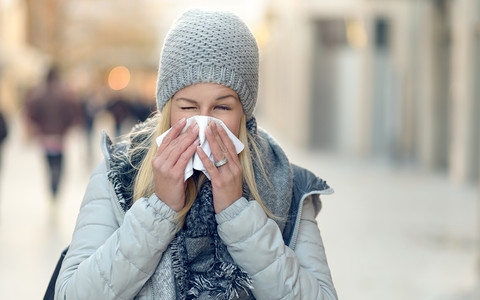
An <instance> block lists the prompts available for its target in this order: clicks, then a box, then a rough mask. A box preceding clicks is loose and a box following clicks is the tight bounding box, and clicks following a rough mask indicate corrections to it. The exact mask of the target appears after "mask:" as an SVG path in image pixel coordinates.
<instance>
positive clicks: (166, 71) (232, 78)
mask: <svg viewBox="0 0 480 300" xmlns="http://www.w3.org/2000/svg"><path fill="white" fill-rule="evenodd" d="M201 82H211V83H218V84H222V85H224V86H227V87H229V88H231V89H232V90H234V91H235V92H236V93H237V94H238V96H239V98H240V102H241V103H242V106H243V111H244V113H245V115H246V117H247V120H249V119H251V117H252V116H253V110H254V108H255V103H256V101H257V89H258V47H257V42H256V40H255V37H254V36H253V34H252V33H251V32H250V30H249V29H248V27H247V25H246V24H245V23H244V22H243V21H242V20H240V18H239V17H237V16H236V15H234V14H232V13H228V12H219V11H204V10H198V9H194V10H189V11H187V12H185V13H183V14H182V15H181V16H180V17H179V18H178V19H177V20H176V22H175V23H174V24H173V26H172V27H171V29H170V31H169V32H168V34H167V36H166V38H165V42H164V45H163V51H162V56H161V59H160V66H159V71H158V81H157V109H158V110H162V108H163V107H164V105H165V103H166V102H167V101H168V100H169V99H170V98H172V97H173V95H174V94H175V93H176V92H177V91H179V90H181V89H182V88H184V87H187V86H189V85H192V84H195V83H201Z"/></svg>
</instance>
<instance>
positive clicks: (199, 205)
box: [107, 118, 293, 299]
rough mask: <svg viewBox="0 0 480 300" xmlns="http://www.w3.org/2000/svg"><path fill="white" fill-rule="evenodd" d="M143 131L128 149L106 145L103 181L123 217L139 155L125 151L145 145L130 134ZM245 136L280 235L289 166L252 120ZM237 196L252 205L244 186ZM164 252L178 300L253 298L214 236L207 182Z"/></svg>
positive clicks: (287, 196)
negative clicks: (167, 254)
mask: <svg viewBox="0 0 480 300" xmlns="http://www.w3.org/2000/svg"><path fill="white" fill-rule="evenodd" d="M145 126H149V125H148V122H147V123H144V124H141V125H138V126H137V127H136V128H134V130H133V131H132V134H131V135H130V142H129V144H128V143H124V144H122V143H120V144H116V145H113V144H110V152H111V157H110V170H109V172H108V174H107V176H108V178H109V180H110V181H111V182H112V184H113V187H114V190H115V192H116V194H117V196H118V200H119V202H120V205H121V207H122V208H123V209H124V210H125V211H126V210H128V209H129V207H130V206H131V203H132V197H133V182H134V178H135V176H136V172H137V169H138V168H137V167H138V166H139V165H140V163H141V161H142V159H143V157H144V155H145V151H139V152H136V153H131V152H129V151H128V148H130V149H132V148H134V147H135V145H136V144H137V143H139V142H141V141H142V140H143V139H145V136H144V135H138V134H136V132H137V131H139V129H142V128H144V127H145ZM247 130H248V131H249V132H250V133H251V134H252V136H253V137H254V141H255V146H256V148H257V150H258V151H257V152H256V151H254V148H255V147H254V145H252V144H250V143H249V148H250V151H251V153H252V162H253V169H254V173H255V180H256V184H257V189H258V191H259V193H260V196H261V197H262V200H263V202H264V204H265V205H266V207H267V208H268V209H269V210H270V211H271V212H272V213H273V214H274V215H275V216H277V217H279V218H278V219H276V220H275V221H276V222H277V224H278V226H279V228H280V230H281V231H282V232H283V229H284V227H285V222H286V220H287V219H288V211H289V209H290V204H291V199H292V186H293V175H292V170H291V166H290V163H289V162H288V159H287V157H286V155H285V154H284V152H283V151H282V149H281V148H280V146H279V145H278V144H277V143H276V142H275V141H274V140H273V139H272V138H271V137H270V136H269V135H268V134H267V133H266V132H264V131H262V130H258V129H257V125H256V121H255V118H252V119H251V120H250V121H249V122H248V123H247ZM255 153H258V154H259V156H257V155H256V154H255ZM266 174H268V178H267V177H266ZM243 191H244V192H243V196H244V197H245V198H247V199H248V200H252V197H251V196H250V193H249V191H248V188H247V187H246V186H244V188H243ZM170 247H171V250H172V267H173V274H174V277H175V286H176V292H177V298H178V299H253V298H254V297H253V295H252V294H251V291H250V289H251V288H252V286H251V280H250V278H249V277H248V275H247V274H246V273H245V272H244V271H243V270H242V269H241V268H240V267H239V266H238V265H237V264H236V263H235V262H234V261H233V259H232V258H231V256H230V254H229V253H228V250H227V248H226V246H225V245H224V243H223V242H222V240H221V239H220V237H219V236H218V232H217V223H216V220H215V211H214V208H213V197H212V192H211V183H210V181H206V182H205V183H204V184H203V185H202V187H201V189H200V192H199V193H198V195H197V197H196V200H195V201H194V203H193V205H192V208H191V209H190V211H189V213H188V214H187V215H186V219H185V223H184V226H183V228H182V230H180V231H179V232H178V233H177V235H176V236H175V238H174V239H173V241H172V242H171V244H170ZM252 255H254V254H252Z"/></svg>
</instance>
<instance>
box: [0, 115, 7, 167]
mask: <svg viewBox="0 0 480 300" xmlns="http://www.w3.org/2000/svg"><path fill="white" fill-rule="evenodd" d="M7 135H8V127H7V120H6V119H5V116H4V114H3V113H2V112H1V111H0V170H1V169H2V168H1V166H2V148H3V143H4V141H5V139H6V138H7Z"/></svg>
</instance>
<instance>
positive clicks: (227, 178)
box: [197, 122, 243, 213]
mask: <svg viewBox="0 0 480 300" xmlns="http://www.w3.org/2000/svg"><path fill="white" fill-rule="evenodd" d="M206 137H207V140H208V144H209V145H210V149H211V150H212V154H213V159H214V160H215V162H219V161H221V160H222V159H224V158H226V159H227V163H226V164H224V165H222V166H219V167H216V166H215V165H214V164H213V163H212V161H211V160H210V159H209V158H208V157H207V155H206V154H205V152H204V151H203V150H202V148H200V147H197V153H198V156H199V157H200V159H201V160H202V163H203V166H204V167H205V169H206V170H207V172H208V174H209V175H210V178H211V181H212V194H213V206H214V208H215V213H219V212H221V211H222V210H224V209H225V208H227V207H228V206H230V205H231V204H232V203H233V202H235V201H236V200H238V199H239V198H240V197H242V182H243V178H242V172H243V171H242V165H241V164H240V161H239V159H238V155H237V152H236V151H235V146H234V145H233V142H232V141H231V140H230V138H229V137H228V135H227V133H226V132H225V130H224V129H223V128H222V126H221V125H218V124H216V123H215V122H210V124H208V127H207V130H206Z"/></svg>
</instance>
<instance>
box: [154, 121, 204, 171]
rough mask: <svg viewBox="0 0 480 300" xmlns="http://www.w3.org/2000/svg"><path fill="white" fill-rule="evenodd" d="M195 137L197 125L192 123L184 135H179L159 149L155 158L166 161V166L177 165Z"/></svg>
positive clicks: (196, 135)
mask: <svg viewBox="0 0 480 300" xmlns="http://www.w3.org/2000/svg"><path fill="white" fill-rule="evenodd" d="M197 137H198V124H197V123H192V124H190V126H189V127H188V128H187V130H186V131H185V132H184V133H181V134H180V135H179V136H178V137H176V138H175V139H174V140H172V141H171V142H169V143H168V145H166V146H165V148H163V149H160V148H159V149H158V151H157V156H159V157H161V160H165V161H167V162H168V163H167V165H168V166H169V167H172V166H174V165H176V164H177V160H178V159H179V157H180V156H181V155H182V154H183V153H184V152H185V150H187V148H188V147H189V146H191V145H192V143H193V142H194V141H195V140H196V139H197ZM167 142H168V141H167ZM162 144H163V142H162Z"/></svg>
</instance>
